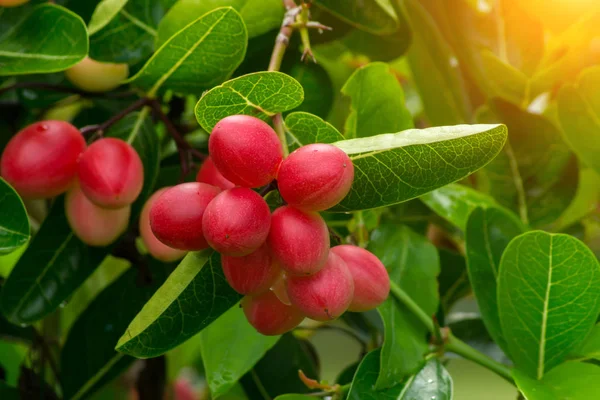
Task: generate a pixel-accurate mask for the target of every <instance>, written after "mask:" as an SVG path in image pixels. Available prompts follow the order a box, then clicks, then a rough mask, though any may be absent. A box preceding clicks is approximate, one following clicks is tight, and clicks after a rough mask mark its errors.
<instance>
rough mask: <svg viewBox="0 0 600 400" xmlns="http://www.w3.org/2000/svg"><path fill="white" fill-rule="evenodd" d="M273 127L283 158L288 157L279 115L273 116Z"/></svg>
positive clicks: (288, 152) (285, 139)
mask: <svg viewBox="0 0 600 400" xmlns="http://www.w3.org/2000/svg"><path fill="white" fill-rule="evenodd" d="M273 125H274V126H275V132H277V136H278V137H279V141H280V142H281V147H282V149H283V157H284V158H285V157H287V156H288V154H290V151H289V149H288V144H287V138H286V137H285V124H284V122H283V116H282V115H281V114H275V115H274V116H273Z"/></svg>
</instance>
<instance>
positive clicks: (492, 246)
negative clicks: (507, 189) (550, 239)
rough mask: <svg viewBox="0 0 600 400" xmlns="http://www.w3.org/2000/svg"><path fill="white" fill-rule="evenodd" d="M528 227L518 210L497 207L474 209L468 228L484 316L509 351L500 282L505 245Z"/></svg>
mask: <svg viewBox="0 0 600 400" xmlns="http://www.w3.org/2000/svg"><path fill="white" fill-rule="evenodd" d="M524 231H525V229H524V227H523V225H522V224H521V221H520V220H519V219H517V217H516V216H515V215H514V214H512V213H510V212H508V211H505V210H503V209H501V208H496V207H488V208H482V207H477V208H476V209H475V210H473V212H472V213H471V214H470V215H469V219H468V221H467V224H466V231H465V241H466V247H467V249H466V254H467V271H468V273H469V281H470V282H471V287H472V288H473V292H474V293H475V298H476V299H477V304H478V305H479V310H480V311H481V318H482V319H483V322H484V323H485V326H486V328H487V330H488V332H489V334H490V336H491V337H492V338H494V341H495V342H496V343H497V344H498V345H499V346H500V347H501V348H502V349H503V350H504V351H505V352H507V353H508V346H507V344H506V340H505V338H504V335H503V333H502V328H501V326H500V317H499V315H498V303H497V291H496V286H497V281H498V272H499V269H500V259H501V257H502V253H503V252H504V249H505V248H506V246H508V244H509V243H510V241H511V240H512V239H513V238H515V237H516V236H518V235H520V234H521V233H523V232H524Z"/></svg>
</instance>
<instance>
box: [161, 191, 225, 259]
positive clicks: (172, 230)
mask: <svg viewBox="0 0 600 400" xmlns="http://www.w3.org/2000/svg"><path fill="white" fill-rule="evenodd" d="M220 192H221V189H219V188H217V187H215V186H211V185H208V184H206V183H199V182H189V183H182V184H180V185H177V186H173V187H172V188H170V189H168V190H166V191H165V192H164V193H162V194H161V195H160V196H159V197H158V198H157V199H156V200H155V201H154V203H153V204H152V207H151V208H150V226H151V228H152V233H154V235H155V236H156V238H157V239H158V240H160V241H161V242H163V243H164V244H166V245H167V246H169V247H173V248H175V249H180V250H187V251H197V250H202V249H206V248H208V243H207V242H206V239H205V238H204V235H203V234H202V217H203V215H204V213H205V210H206V207H207V206H208V204H209V203H210V202H211V201H212V200H213V199H214V198H215V197H217V195H218V194H219V193H220Z"/></svg>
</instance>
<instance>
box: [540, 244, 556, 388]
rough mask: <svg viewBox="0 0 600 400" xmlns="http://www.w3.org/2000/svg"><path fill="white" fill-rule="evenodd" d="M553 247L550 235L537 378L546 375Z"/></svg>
mask: <svg viewBox="0 0 600 400" xmlns="http://www.w3.org/2000/svg"><path fill="white" fill-rule="evenodd" d="M552 247H553V237H552V236H550V249H549V251H548V283H547V284H546V295H545V297H544V310H543V312H542V331H541V335H540V347H539V356H538V368H537V378H538V379H542V377H543V376H544V362H545V360H544V358H545V356H546V329H547V324H548V303H549V302H550V288H551V287H552Z"/></svg>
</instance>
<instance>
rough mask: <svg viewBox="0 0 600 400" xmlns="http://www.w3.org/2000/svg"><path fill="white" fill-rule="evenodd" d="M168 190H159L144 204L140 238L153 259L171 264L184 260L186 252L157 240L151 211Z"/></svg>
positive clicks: (141, 215)
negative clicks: (151, 224)
mask: <svg viewBox="0 0 600 400" xmlns="http://www.w3.org/2000/svg"><path fill="white" fill-rule="evenodd" d="M167 189H169V188H162V189H160V190H158V191H157V192H156V193H154V194H153V195H152V196H150V198H149V199H148V200H146V204H144V208H142V213H141V214H140V236H141V238H142V241H143V242H144V246H146V248H147V249H148V252H149V253H150V254H151V255H152V257H154V258H156V259H157V260H161V261H165V262H171V261H176V260H179V259H181V258H183V256H185V251H182V250H177V249H174V248H172V247H169V246H167V245H165V244H164V243H163V242H161V241H160V240H158V239H157V238H156V236H155V235H154V233H153V232H152V228H151V227H150V209H151V208H152V206H153V205H154V203H155V202H156V199H158V197H159V196H160V195H162V194H163V193H164V192H166V191H167Z"/></svg>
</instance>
